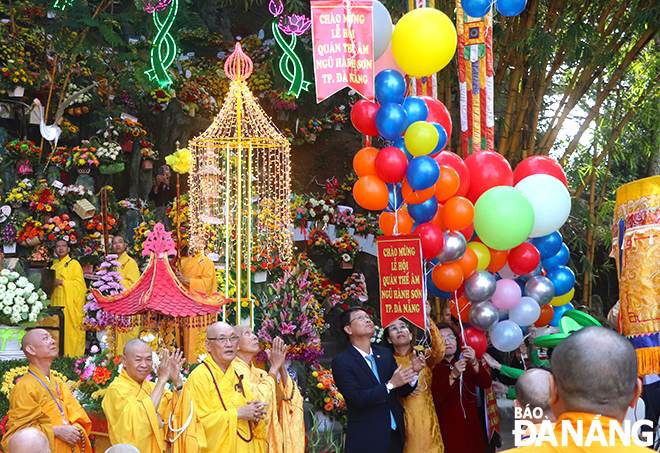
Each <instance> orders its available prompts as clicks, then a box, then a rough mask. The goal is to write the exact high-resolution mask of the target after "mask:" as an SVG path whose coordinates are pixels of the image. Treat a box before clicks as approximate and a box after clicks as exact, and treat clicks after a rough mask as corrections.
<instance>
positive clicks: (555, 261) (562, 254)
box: [542, 244, 571, 271]
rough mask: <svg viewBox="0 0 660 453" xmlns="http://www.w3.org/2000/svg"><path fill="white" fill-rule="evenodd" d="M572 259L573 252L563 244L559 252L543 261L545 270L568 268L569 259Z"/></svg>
mask: <svg viewBox="0 0 660 453" xmlns="http://www.w3.org/2000/svg"><path fill="white" fill-rule="evenodd" d="M570 257H571V252H570V251H569V250H568V247H567V246H566V244H562V245H561V248H560V249H559V252H557V253H556V254H555V255H554V256H551V257H550V258H546V259H544V260H543V261H542V263H543V269H545V270H546V271H549V270H550V269H552V268H553V267H557V266H566V263H568V259H569V258H570Z"/></svg>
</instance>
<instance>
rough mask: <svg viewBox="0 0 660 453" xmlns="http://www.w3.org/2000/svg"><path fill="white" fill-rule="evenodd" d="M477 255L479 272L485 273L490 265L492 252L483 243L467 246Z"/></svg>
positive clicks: (471, 243) (472, 243) (473, 243)
mask: <svg viewBox="0 0 660 453" xmlns="http://www.w3.org/2000/svg"><path fill="white" fill-rule="evenodd" d="M467 246H468V247H469V248H471V249H472V251H473V252H474V254H475V255H477V270H478V271H483V270H484V269H486V268H487V267H488V265H489V264H490V250H488V247H486V246H485V245H484V244H482V243H481V242H470V243H469V244H468V245H467Z"/></svg>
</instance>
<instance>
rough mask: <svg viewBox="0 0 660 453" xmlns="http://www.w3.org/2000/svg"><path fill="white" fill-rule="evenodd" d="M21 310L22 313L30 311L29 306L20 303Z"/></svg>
mask: <svg viewBox="0 0 660 453" xmlns="http://www.w3.org/2000/svg"><path fill="white" fill-rule="evenodd" d="M21 311H22V312H23V313H29V312H30V307H28V306H27V305H21Z"/></svg>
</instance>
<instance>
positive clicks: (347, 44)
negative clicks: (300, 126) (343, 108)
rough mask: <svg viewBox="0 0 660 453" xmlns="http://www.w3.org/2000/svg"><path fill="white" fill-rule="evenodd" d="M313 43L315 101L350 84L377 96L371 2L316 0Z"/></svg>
mask: <svg viewBox="0 0 660 453" xmlns="http://www.w3.org/2000/svg"><path fill="white" fill-rule="evenodd" d="M311 5H312V45H313V47H314V76H315V79H316V82H315V85H316V102H317V103H318V102H321V101H323V100H324V99H327V98H328V97H330V96H332V95H333V94H335V93H336V92H337V91H339V90H341V89H342V88H344V87H347V86H348V87H351V88H353V89H354V90H355V91H357V92H358V93H359V94H360V95H362V96H363V97H365V98H366V99H369V100H373V99H374V46H373V20H372V15H373V14H372V9H373V5H372V2H371V1H368V0H367V1H365V0H347V1H342V0H325V1H313V2H311Z"/></svg>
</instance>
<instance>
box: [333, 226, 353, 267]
mask: <svg viewBox="0 0 660 453" xmlns="http://www.w3.org/2000/svg"><path fill="white" fill-rule="evenodd" d="M359 251H360V245H359V244H358V241H356V240H355V239H353V238H352V237H351V236H349V235H348V234H344V235H343V236H342V237H340V238H337V239H335V240H334V242H333V243H332V254H333V255H334V257H335V258H336V259H337V260H338V261H339V262H340V263H341V268H342V269H353V262H354V261H355V257H356V256H357V254H358V252H359Z"/></svg>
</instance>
